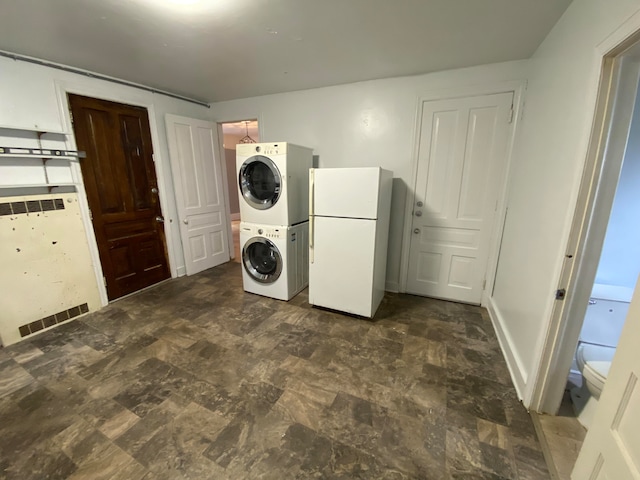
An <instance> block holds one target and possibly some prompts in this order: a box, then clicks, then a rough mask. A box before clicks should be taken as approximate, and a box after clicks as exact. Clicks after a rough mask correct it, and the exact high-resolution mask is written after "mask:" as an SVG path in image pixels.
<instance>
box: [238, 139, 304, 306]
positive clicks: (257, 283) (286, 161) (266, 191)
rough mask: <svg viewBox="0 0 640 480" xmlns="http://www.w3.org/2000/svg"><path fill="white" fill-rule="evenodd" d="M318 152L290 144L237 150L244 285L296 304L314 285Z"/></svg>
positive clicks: (244, 145)
mask: <svg viewBox="0 0 640 480" xmlns="http://www.w3.org/2000/svg"><path fill="white" fill-rule="evenodd" d="M312 166H313V150H312V149H310V148H306V147H301V146H299V145H294V144H291V143H287V142H278V143H248V144H240V145H238V146H237V147H236V169H237V174H238V189H239V196H240V199H241V200H240V218H241V223H240V248H241V257H242V284H243V287H244V290H245V291H246V292H249V293H255V294H258V295H264V296H266V297H271V298H275V299H278V300H285V301H286V300H290V299H292V298H293V297H294V296H296V295H297V294H298V293H299V292H300V291H301V290H303V289H304V288H305V287H306V286H307V285H308V283H309V209H308V199H309V180H308V179H309V169H310V168H311V167H312Z"/></svg>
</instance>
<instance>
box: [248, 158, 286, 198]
mask: <svg viewBox="0 0 640 480" xmlns="http://www.w3.org/2000/svg"><path fill="white" fill-rule="evenodd" d="M238 183H239V184H240V191H241V192H242V197H243V198H244V199H245V201H246V202H247V203H248V204H249V205H251V206H252V207H253V208H257V209H258V210H266V209H267V208H271V207H272V206H274V205H275V204H276V202H277V201H278V198H280V190H281V186H282V177H281V176H280V171H279V170H278V167H277V166H276V164H275V163H274V162H273V160H271V159H270V158H269V157H265V156H264V155H254V156H253V157H249V158H247V159H246V160H245V162H244V163H243V164H242V166H241V167H240V171H239V173H238Z"/></svg>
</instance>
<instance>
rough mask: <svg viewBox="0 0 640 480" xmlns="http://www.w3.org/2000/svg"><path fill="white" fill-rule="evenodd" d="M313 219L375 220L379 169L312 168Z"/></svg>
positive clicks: (311, 207)
mask: <svg viewBox="0 0 640 480" xmlns="http://www.w3.org/2000/svg"><path fill="white" fill-rule="evenodd" d="M312 176H313V182H314V186H313V189H314V194H313V200H312V201H313V205H310V210H311V211H312V212H313V215H318V216H323V217H343V218H370V219H375V218H377V211H378V195H379V193H378V192H379V185H380V168H368V167H365V168H314V169H313V173H312Z"/></svg>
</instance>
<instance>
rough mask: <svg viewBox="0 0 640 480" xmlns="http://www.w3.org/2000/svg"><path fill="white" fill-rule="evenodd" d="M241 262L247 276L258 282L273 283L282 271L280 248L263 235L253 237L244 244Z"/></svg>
mask: <svg viewBox="0 0 640 480" xmlns="http://www.w3.org/2000/svg"><path fill="white" fill-rule="evenodd" d="M242 264H243V265H244V269H245V270H246V271H247V273H248V274H249V276H250V277H251V278H253V279H254V280H255V281H256V282H259V283H265V284H267V283H274V282H275V281H276V280H278V277H280V274H281V273H282V255H281V254H280V250H278V247H276V246H275V244H274V243H273V242H271V241H270V240H267V239H266V238H264V237H253V238H251V239H250V240H249V241H247V243H245V244H244V248H243V249H242Z"/></svg>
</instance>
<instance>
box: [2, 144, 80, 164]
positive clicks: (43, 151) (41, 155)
mask: <svg viewBox="0 0 640 480" xmlns="http://www.w3.org/2000/svg"><path fill="white" fill-rule="evenodd" d="M86 156H87V154H86V153H85V152H80V151H75V150H58V149H55V148H28V147H1V146H0V158H2V157H8V158H37V159H42V160H51V159H54V158H59V159H61V160H67V161H75V160H79V159H81V158H85V157H86Z"/></svg>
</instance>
